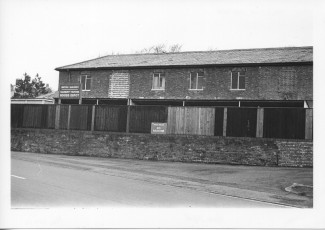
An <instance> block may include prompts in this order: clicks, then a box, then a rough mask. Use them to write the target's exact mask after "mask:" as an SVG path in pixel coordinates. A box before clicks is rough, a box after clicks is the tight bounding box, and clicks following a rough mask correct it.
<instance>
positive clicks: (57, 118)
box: [54, 105, 61, 129]
mask: <svg viewBox="0 0 325 230" xmlns="http://www.w3.org/2000/svg"><path fill="white" fill-rule="evenodd" d="M60 107H61V106H60V105H56V107H55V125H54V126H55V129H60Z"/></svg>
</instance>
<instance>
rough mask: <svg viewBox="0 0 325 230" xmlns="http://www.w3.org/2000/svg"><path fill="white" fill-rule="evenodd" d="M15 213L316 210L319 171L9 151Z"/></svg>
mask: <svg viewBox="0 0 325 230" xmlns="http://www.w3.org/2000/svg"><path fill="white" fill-rule="evenodd" d="M11 156H12V173H11V174H12V177H11V185H12V207H13V208H26V207H53V206H60V207H61V206H89V205H90V206H105V207H107V206H118V207H120V206H127V207H139V206H141V207H175V206H177V207H263V208H265V207H267V208H271V207H272V208H278V207H298V208H311V207H312V206H313V192H312V191H313V190H312V186H313V169H312V168H282V167H258V166H238V165H236V166H234V165H218V164H202V163H180V162H163V161H145V160H128V159H112V158H97V157H80V156H65V155H50V154H37V153H26V152H11Z"/></svg>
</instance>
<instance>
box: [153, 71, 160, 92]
mask: <svg viewBox="0 0 325 230" xmlns="http://www.w3.org/2000/svg"><path fill="white" fill-rule="evenodd" d="M158 80H159V74H154V75H153V79H152V88H153V89H158Z"/></svg>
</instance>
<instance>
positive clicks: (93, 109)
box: [91, 105, 96, 131]
mask: <svg viewBox="0 0 325 230" xmlns="http://www.w3.org/2000/svg"><path fill="white" fill-rule="evenodd" d="M92 107H93V108H92V111H91V112H92V113H91V131H94V127H95V109H96V107H95V105H93V106H92Z"/></svg>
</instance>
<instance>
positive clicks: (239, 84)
mask: <svg viewBox="0 0 325 230" xmlns="http://www.w3.org/2000/svg"><path fill="white" fill-rule="evenodd" d="M245 75H246V72H245V71H232V72H231V89H245Z"/></svg>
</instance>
